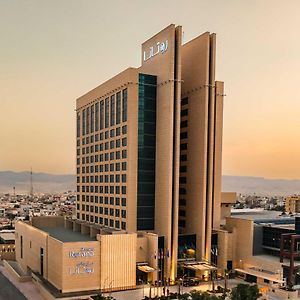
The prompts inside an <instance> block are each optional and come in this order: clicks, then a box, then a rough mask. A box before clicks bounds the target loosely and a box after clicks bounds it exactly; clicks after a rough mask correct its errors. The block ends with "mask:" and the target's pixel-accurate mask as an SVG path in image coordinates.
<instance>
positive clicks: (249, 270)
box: [235, 269, 285, 284]
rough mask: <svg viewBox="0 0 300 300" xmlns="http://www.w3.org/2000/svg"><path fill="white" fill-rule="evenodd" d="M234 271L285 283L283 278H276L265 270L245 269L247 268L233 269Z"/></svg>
mask: <svg viewBox="0 0 300 300" xmlns="http://www.w3.org/2000/svg"><path fill="white" fill-rule="evenodd" d="M235 271H236V272H238V273H242V274H246V275H251V276H255V277H258V278H262V279H266V280H269V281H273V282H277V283H280V284H285V280H282V279H278V278H277V277H276V276H272V274H268V273H266V272H260V271H256V270H251V269H247V270H244V269H235Z"/></svg>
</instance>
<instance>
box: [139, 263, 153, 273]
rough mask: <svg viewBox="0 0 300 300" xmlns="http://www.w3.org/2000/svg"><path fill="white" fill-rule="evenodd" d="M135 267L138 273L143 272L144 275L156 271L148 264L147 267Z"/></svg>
mask: <svg viewBox="0 0 300 300" xmlns="http://www.w3.org/2000/svg"><path fill="white" fill-rule="evenodd" d="M137 267H138V269H139V270H140V271H142V272H145V273H153V272H155V271H156V269H154V268H152V267H150V266H149V265H148V264H147V265H139V266H137Z"/></svg>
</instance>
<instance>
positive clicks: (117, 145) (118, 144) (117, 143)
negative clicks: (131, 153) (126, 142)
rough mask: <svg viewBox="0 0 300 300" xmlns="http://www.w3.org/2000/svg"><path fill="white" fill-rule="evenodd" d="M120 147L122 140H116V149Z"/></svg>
mask: <svg viewBox="0 0 300 300" xmlns="http://www.w3.org/2000/svg"><path fill="white" fill-rule="evenodd" d="M120 146H121V140H120V139H118V140H116V148H120Z"/></svg>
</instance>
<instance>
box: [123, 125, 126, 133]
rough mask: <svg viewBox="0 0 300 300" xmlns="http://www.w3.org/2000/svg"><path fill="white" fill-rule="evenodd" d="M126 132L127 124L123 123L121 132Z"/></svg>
mask: <svg viewBox="0 0 300 300" xmlns="http://www.w3.org/2000/svg"><path fill="white" fill-rule="evenodd" d="M126 133H127V125H124V126H123V127H122V134H126Z"/></svg>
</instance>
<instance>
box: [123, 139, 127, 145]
mask: <svg viewBox="0 0 300 300" xmlns="http://www.w3.org/2000/svg"><path fill="white" fill-rule="evenodd" d="M122 146H123V147H125V146H127V138H123V139H122Z"/></svg>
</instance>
